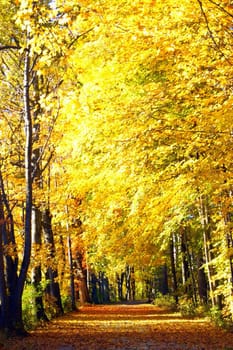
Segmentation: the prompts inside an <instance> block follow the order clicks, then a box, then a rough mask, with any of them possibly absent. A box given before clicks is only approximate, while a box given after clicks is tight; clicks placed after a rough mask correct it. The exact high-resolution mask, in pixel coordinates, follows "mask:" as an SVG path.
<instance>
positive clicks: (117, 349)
mask: <svg viewBox="0 0 233 350" xmlns="http://www.w3.org/2000/svg"><path fill="white" fill-rule="evenodd" d="M0 349H11V350H46V349H49V350H54V349H56V350H71V349H77V350H105V349H109V350H149V349H150V350H154V349H155V350H156V349H161V350H165V349H166V350H167V349H168V350H169V349H173V350H174V349H175V350H183V349H185V350H212V349H215V350H220V349H225V350H230V349H231V350H233V334H232V333H229V332H226V331H223V330H220V329H218V328H216V327H214V326H213V325H211V324H210V323H209V322H208V320H207V319H184V318H182V317H181V315H180V314H178V313H175V314H174V313H167V312H165V311H163V310H161V309H159V308H157V307H155V306H153V305H147V304H136V305H102V306H85V307H82V308H80V310H79V311H78V312H73V313H70V314H68V315H66V316H64V317H61V318H58V319H56V320H54V321H53V322H51V323H50V324H49V325H48V326H46V327H44V328H40V329H37V330H35V331H33V332H31V334H30V336H28V337H26V338H24V339H21V340H19V339H12V340H8V341H7V342H5V343H4V345H3V346H2V347H0Z"/></svg>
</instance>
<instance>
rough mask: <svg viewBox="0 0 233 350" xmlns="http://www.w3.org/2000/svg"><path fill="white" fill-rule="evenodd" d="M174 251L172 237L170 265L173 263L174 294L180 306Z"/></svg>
mask: <svg viewBox="0 0 233 350" xmlns="http://www.w3.org/2000/svg"><path fill="white" fill-rule="evenodd" d="M174 250H175V246H174V235H172V237H171V239H170V263H171V272H172V282H173V294H174V298H175V301H176V303H177V304H178V295H177V290H178V283H177V277H176V264H175V257H174V253H175V252H174Z"/></svg>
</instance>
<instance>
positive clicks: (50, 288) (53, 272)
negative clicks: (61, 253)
mask: <svg viewBox="0 0 233 350" xmlns="http://www.w3.org/2000/svg"><path fill="white" fill-rule="evenodd" d="M42 227H43V231H44V238H45V245H46V249H47V258H48V261H49V264H48V266H47V271H46V279H47V281H48V285H47V287H46V292H47V294H48V295H50V296H51V297H52V298H53V299H54V300H55V307H56V312H55V316H59V315H62V314H63V313H64V312H63V307H62V302H61V294H60V287H59V282H58V280H57V279H58V270H57V266H56V265H57V264H56V261H55V260H56V254H55V244H54V238H53V231H52V216H51V214H50V211H49V209H46V210H44V211H43V212H42Z"/></svg>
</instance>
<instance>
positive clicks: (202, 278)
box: [197, 251, 207, 304]
mask: <svg viewBox="0 0 233 350" xmlns="http://www.w3.org/2000/svg"><path fill="white" fill-rule="evenodd" d="M203 265H204V259H203V255H202V251H200V252H199V253H198V257H197V266H198V293H199V299H200V302H201V304H207V281H206V274H205V271H204V266H203Z"/></svg>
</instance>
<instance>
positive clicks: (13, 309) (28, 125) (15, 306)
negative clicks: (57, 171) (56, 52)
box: [9, 48, 32, 333]
mask: <svg viewBox="0 0 233 350" xmlns="http://www.w3.org/2000/svg"><path fill="white" fill-rule="evenodd" d="M29 80H30V49H29V48H27V49H26V50H25V59H24V125H25V192H26V203H25V223H24V249H23V260H22V264H21V268H20V272H19V277H18V281H17V286H16V289H15V290H14V291H13V292H12V295H11V302H10V306H9V307H10V309H9V313H10V316H11V328H12V329H13V330H15V331H16V332H18V333H25V329H24V325H23V315H22V295H23V290H24V285H25V281H26V278H27V272H28V267H29V264H30V259H31V217H32V118H31V111H30V96H29V89H30V82H29Z"/></svg>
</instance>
